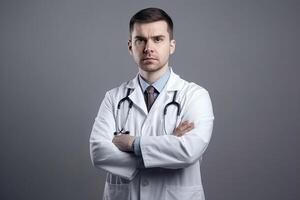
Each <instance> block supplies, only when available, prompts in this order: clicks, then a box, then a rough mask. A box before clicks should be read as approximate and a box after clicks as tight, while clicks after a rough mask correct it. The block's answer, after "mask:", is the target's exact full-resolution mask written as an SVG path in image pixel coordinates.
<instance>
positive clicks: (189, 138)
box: [140, 119, 213, 169]
mask: <svg viewBox="0 0 300 200" xmlns="http://www.w3.org/2000/svg"><path fill="white" fill-rule="evenodd" d="M212 127H213V119H211V120H209V121H207V122H206V123H205V124H202V127H201V128H200V127H198V128H196V129H193V130H192V131H190V132H188V133H186V134H185V135H183V136H182V137H176V136H174V135H162V136H142V137H141V140H140V147H141V152H142V156H143V161H144V165H145V167H146V168H152V167H162V168H172V169H177V168H184V167H187V166H189V165H191V164H193V163H195V162H196V161H198V160H199V159H200V157H201V156H202V155H203V153H204V152H205V150H206V148H207V146H208V144H209V141H210V137H211V132H212Z"/></svg>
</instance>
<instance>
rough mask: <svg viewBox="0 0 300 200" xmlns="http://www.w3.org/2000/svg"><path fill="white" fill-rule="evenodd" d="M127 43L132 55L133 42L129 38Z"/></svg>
mask: <svg viewBox="0 0 300 200" xmlns="http://www.w3.org/2000/svg"><path fill="white" fill-rule="evenodd" d="M127 45H128V51H129V53H130V55H132V42H131V40H128V43H127Z"/></svg>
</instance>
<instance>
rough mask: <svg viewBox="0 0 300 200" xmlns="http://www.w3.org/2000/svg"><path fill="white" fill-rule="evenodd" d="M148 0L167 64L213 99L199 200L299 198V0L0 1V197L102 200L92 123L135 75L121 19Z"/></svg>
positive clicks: (101, 177)
mask: <svg viewBox="0 0 300 200" xmlns="http://www.w3.org/2000/svg"><path fill="white" fill-rule="evenodd" d="M153 6H154V7H160V8H162V9H164V10H165V11H166V12H167V13H169V14H170V16H171V17H172V18H173V21H174V24H175V29H174V34H175V39H176V41H177V49H176V52H175V54H174V55H173V56H172V57H171V61H170V64H171V65H172V66H173V69H174V71H175V72H176V73H178V74H180V76H181V77H182V78H184V79H186V80H189V81H193V82H195V83H197V84H199V85H201V86H203V87H204V88H206V89H207V90H208V91H209V93H210V95H211V98H212V103H213V107H214V114H215V125H214V130H213V136H212V139H211V143H210V145H209V147H208V149H207V151H206V152H205V155H204V159H203V165H202V169H201V170H202V176H203V185H204V189H205V194H206V198H207V200H229V199H230V200H253V199H255V200H260V199H262V200H266V199H272V200H279V199H285V200H298V199H299V198H300V192H299V187H300V175H299V174H300V173H299V170H300V156H299V152H300V145H299V142H300V137H299V134H300V122H299V114H300V87H299V75H300V69H299V67H300V66H299V64H300V60H299V58H300V53H299V52H300V49H299V48H300V42H299V35H300V26H299V24H300V21H299V19H300V2H299V1H297V0H294V1H293V0H281V1H277V0H273V1H272V0H269V1H267V0H247V1H246V0H225V1H224V0H219V1H218V0H198V1H197V0H194V1H179V0H172V1H171V0H169V1H167V0H160V1H150V0H148V1H141V0H135V1H134V0H132V1H131V0H127V1H121V0H120V1H114V0H109V1H100V0H59V1H58V0H27V1H21V0H19V1H17V0H1V1H0V95H1V96H0V97H1V98H0V123H1V126H0V131H1V132H0V133H1V138H0V161H1V164H0V186H1V187H0V191H1V192H0V199H1V200H17V199H21V200H27V199H28V200H29V199H30V200H32V199H43V200H53V199H56V200H60V199H61V200H63V199H64V200H65V199H72V200H86V199H89V200H93V199H94V200H96V199H102V192H103V183H104V178H105V172H104V171H101V170H99V169H95V168H94V167H93V166H92V164H91V160H90V155H89V136H90V132H91V128H92V125H93V122H94V119H95V117H96V114H97V112H98V108H99V106H100V103H101V101H102V99H103V97H104V94H105V92H106V91H107V90H109V89H111V88H114V87H117V86H119V85H120V84H121V83H122V82H124V81H127V80H129V79H132V78H133V77H134V76H135V75H136V73H137V66H136V65H135V63H134V62H133V59H132V58H131V57H130V55H129V54H128V51H127V40H128V22H129V19H130V17H131V16H132V15H133V14H134V13H136V12H137V11H138V10H140V9H142V8H146V7H153Z"/></svg>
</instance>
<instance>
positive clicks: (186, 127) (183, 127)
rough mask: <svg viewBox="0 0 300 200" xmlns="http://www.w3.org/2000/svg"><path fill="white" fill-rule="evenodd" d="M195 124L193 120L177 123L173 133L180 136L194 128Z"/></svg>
mask: <svg viewBox="0 0 300 200" xmlns="http://www.w3.org/2000/svg"><path fill="white" fill-rule="evenodd" d="M194 128H195V125H194V122H191V123H190V122H189V121H184V122H182V123H180V124H179V125H178V127H177V128H176V129H175V132H174V135H175V136H177V137H181V136H183V135H184V134H186V133H187V132H189V131H190V130H192V129H194Z"/></svg>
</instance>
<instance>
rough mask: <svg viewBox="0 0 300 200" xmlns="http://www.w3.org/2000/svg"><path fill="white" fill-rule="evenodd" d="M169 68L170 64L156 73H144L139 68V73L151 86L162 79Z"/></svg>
mask: <svg viewBox="0 0 300 200" xmlns="http://www.w3.org/2000/svg"><path fill="white" fill-rule="evenodd" d="M168 68H169V67H168V63H167V64H166V65H165V66H164V67H162V68H161V69H159V70H158V71H154V72H147V71H144V70H142V69H141V68H139V73H140V75H141V76H142V77H143V79H144V80H145V81H146V82H147V83H149V84H150V85H151V84H153V83H154V82H155V81H157V80H158V79H160V78H161V77H162V76H163V75H164V74H165V73H166V71H167V70H168Z"/></svg>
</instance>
